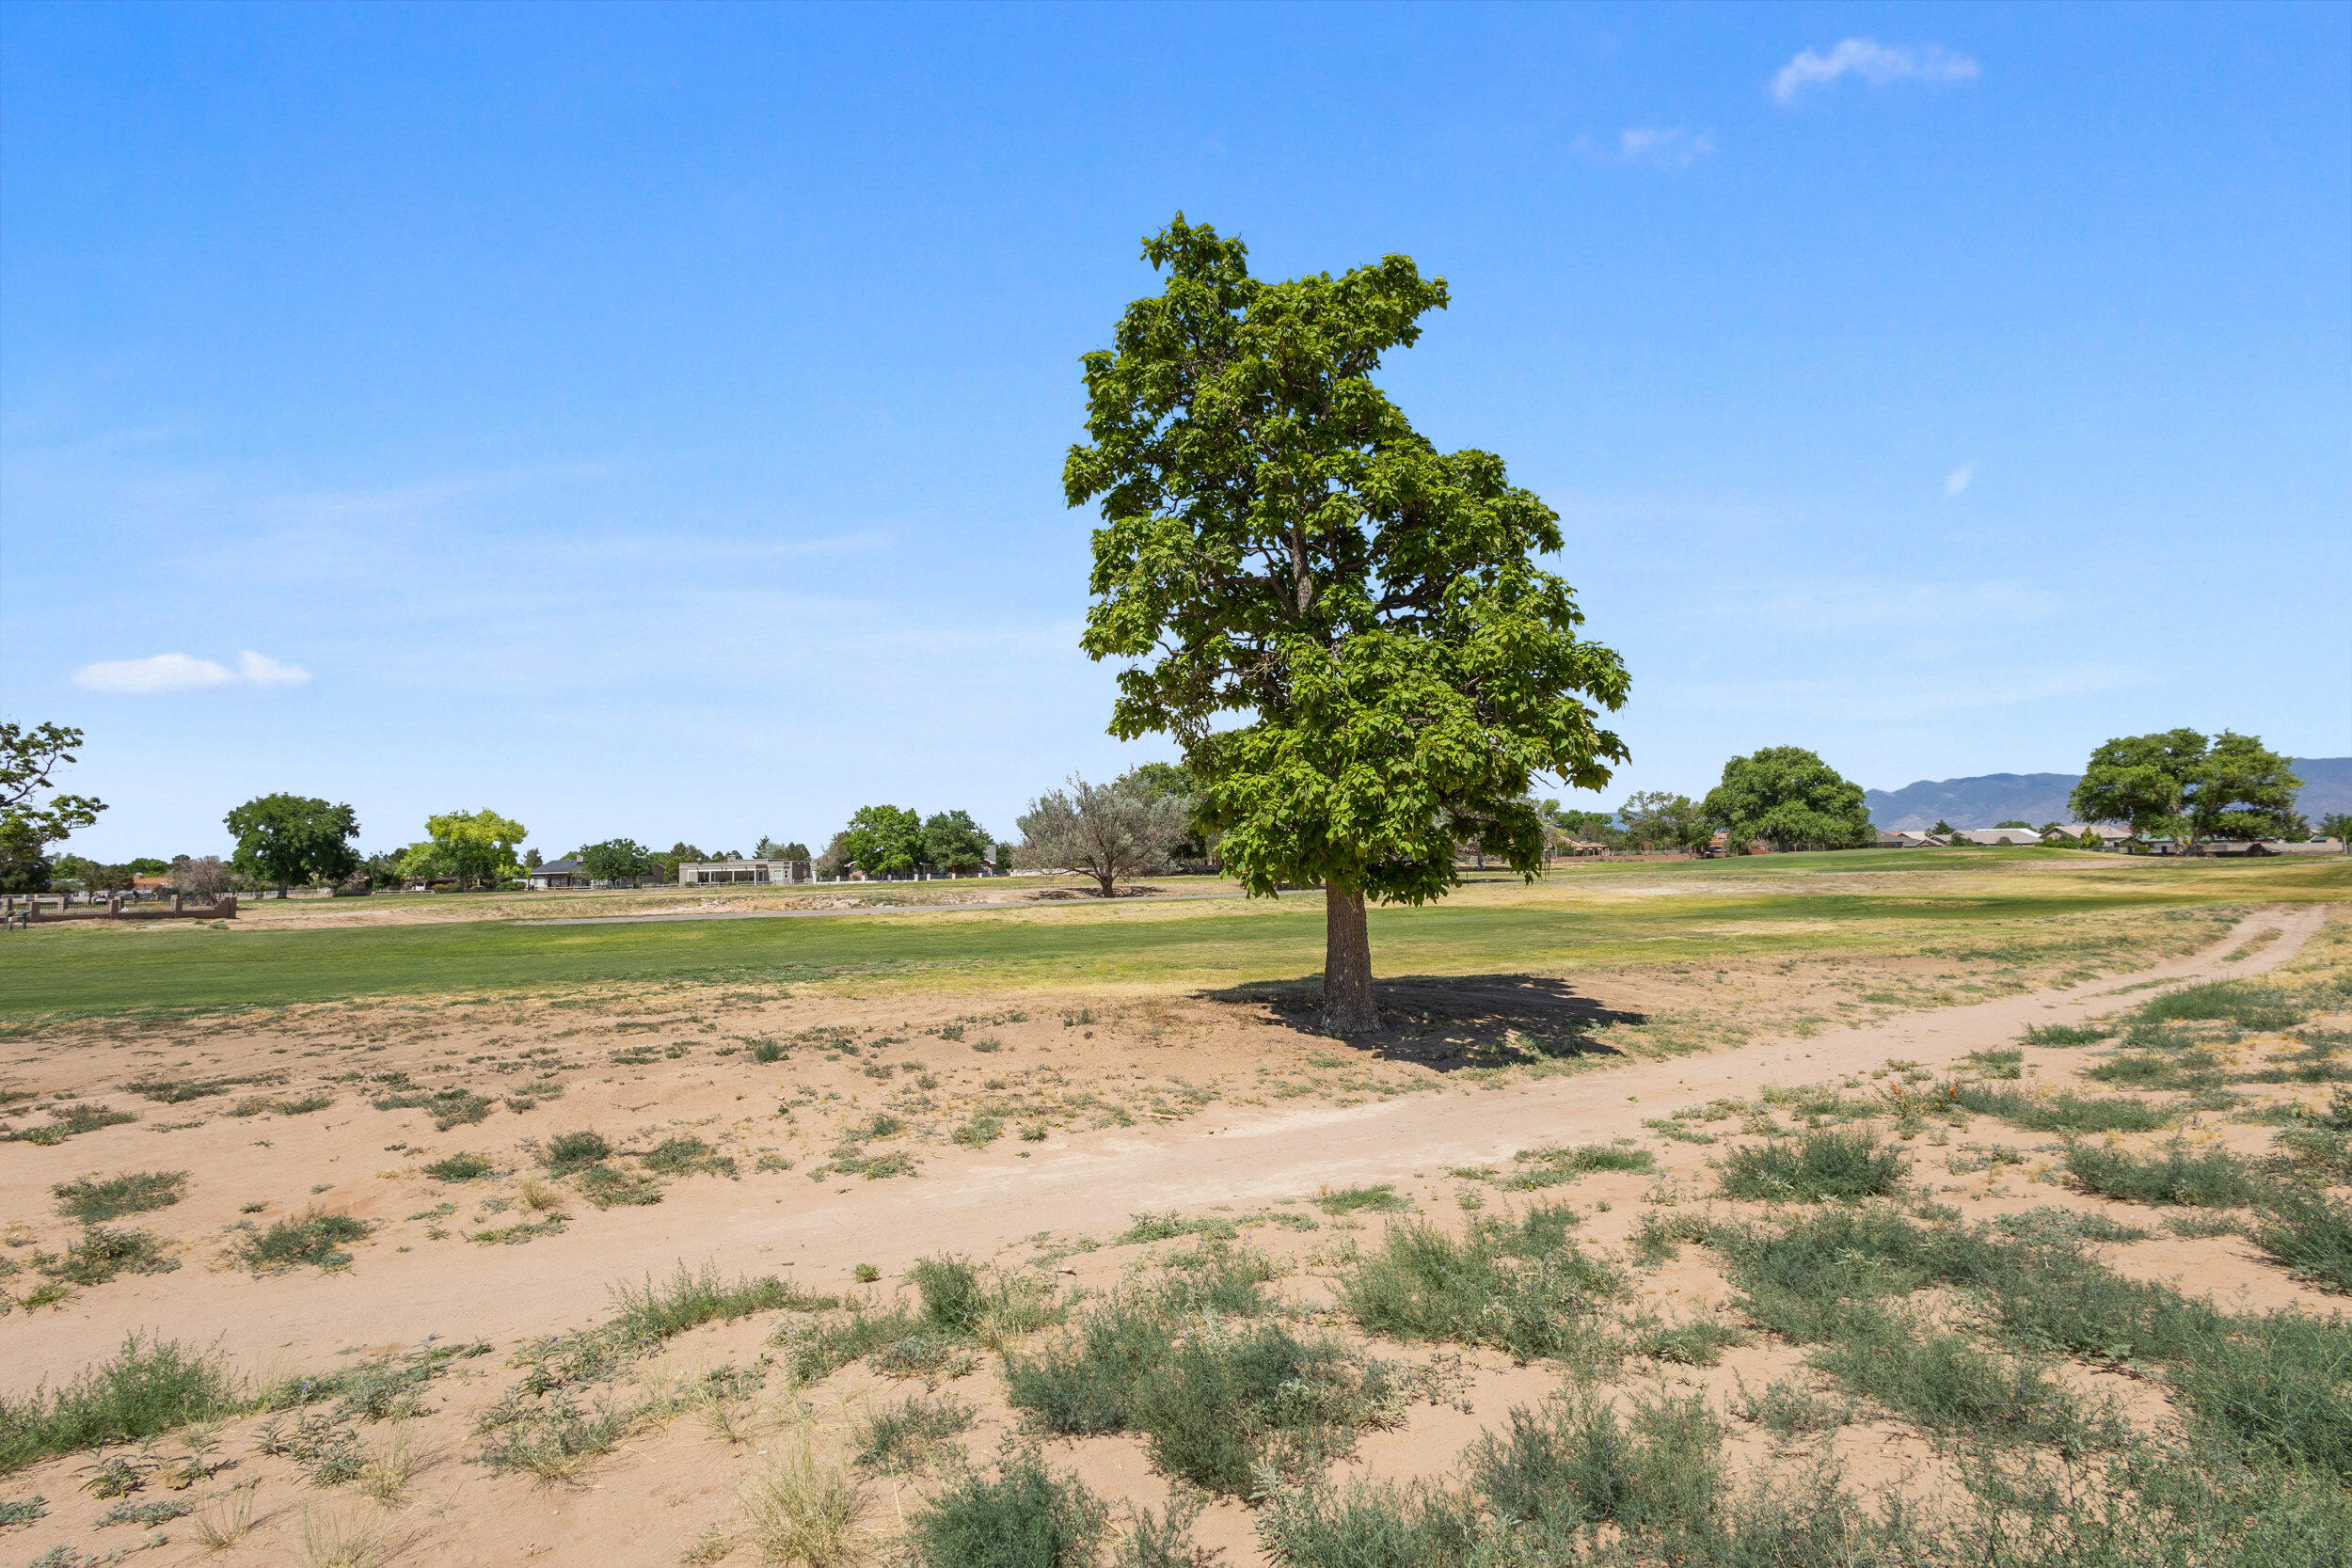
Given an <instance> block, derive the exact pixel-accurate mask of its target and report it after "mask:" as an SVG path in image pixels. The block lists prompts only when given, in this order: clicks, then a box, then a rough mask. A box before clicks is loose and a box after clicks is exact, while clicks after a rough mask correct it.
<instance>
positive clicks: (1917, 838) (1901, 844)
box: [1878, 828, 1947, 849]
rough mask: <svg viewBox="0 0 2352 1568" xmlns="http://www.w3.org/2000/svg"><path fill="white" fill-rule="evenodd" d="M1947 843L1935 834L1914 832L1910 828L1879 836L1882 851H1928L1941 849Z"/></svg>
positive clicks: (1879, 845)
mask: <svg viewBox="0 0 2352 1568" xmlns="http://www.w3.org/2000/svg"><path fill="white" fill-rule="evenodd" d="M1946 842H1947V840H1944V839H1941V838H1938V837H1936V835H1935V834H1933V833H1921V832H1912V831H1911V830H1910V829H1909V828H1898V829H1896V830H1895V831H1893V832H1883V833H1881V834H1879V836H1878V847H1879V848H1881V849H1926V848H1931V847H1940V846H1942V845H1943V844H1945V843H1946Z"/></svg>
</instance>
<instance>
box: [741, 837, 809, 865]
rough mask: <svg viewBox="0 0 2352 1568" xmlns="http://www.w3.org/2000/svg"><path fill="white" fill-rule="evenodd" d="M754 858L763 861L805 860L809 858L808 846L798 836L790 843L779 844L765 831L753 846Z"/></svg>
mask: <svg viewBox="0 0 2352 1568" xmlns="http://www.w3.org/2000/svg"><path fill="white" fill-rule="evenodd" d="M752 858H753V859H754V860H762V861H804V860H807V859H808V858H809V853H808V846H807V845H805V844H803V843H802V842H801V841H800V840H799V839H797V838H796V839H794V840H793V841H792V842H791V843H789V844H778V843H777V842H776V841H775V840H774V839H772V838H770V837H768V836H767V835H766V834H764V833H763V834H761V835H760V840H759V842H758V843H757V844H755V845H753V846H752Z"/></svg>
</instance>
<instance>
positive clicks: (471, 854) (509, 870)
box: [424, 806, 530, 890]
mask: <svg viewBox="0 0 2352 1568" xmlns="http://www.w3.org/2000/svg"><path fill="white" fill-rule="evenodd" d="M424 831H425V832H426V833H428V834H429V835H431V836H430V840H429V842H430V844H431V846H432V849H433V860H434V864H433V866H432V869H433V870H436V871H438V872H440V873H441V874H443V875H447V876H452V877H454V878H456V879H457V885H458V887H459V888H460V889H461V890H462V889H463V888H465V887H466V885H467V884H468V883H469V882H470V883H475V884H478V885H488V884H491V883H494V882H498V881H501V880H503V879H506V878H508V877H515V876H519V875H521V872H522V863H521V862H519V861H517V860H516V858H515V847H516V845H518V844H520V843H521V842H522V841H523V840H524V839H525V838H526V837H528V836H529V834H530V830H529V829H527V828H525V827H524V826H523V825H522V824H521V823H519V822H517V821H516V820H514V819H513V818H512V817H506V816H500V815H499V814H498V813H496V812H494V811H491V810H490V809H489V808H487V807H486V806H485V808H483V809H482V810H481V811H451V812H443V813H442V814H441V815H440V816H428V817H426V818H425V819H424Z"/></svg>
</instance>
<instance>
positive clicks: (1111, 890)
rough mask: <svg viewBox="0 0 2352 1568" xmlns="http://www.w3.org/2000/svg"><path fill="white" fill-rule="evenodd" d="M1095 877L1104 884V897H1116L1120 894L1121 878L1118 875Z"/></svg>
mask: <svg viewBox="0 0 2352 1568" xmlns="http://www.w3.org/2000/svg"><path fill="white" fill-rule="evenodd" d="M1095 880H1096V881H1098V882H1100V883H1102V884H1103V896H1104V897H1105V898H1116V897H1118V896H1119V885H1118V884H1119V879H1117V878H1116V877H1097V878H1095Z"/></svg>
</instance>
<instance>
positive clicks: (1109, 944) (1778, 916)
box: [0, 851, 2352, 1023]
mask: <svg viewBox="0 0 2352 1568" xmlns="http://www.w3.org/2000/svg"><path fill="white" fill-rule="evenodd" d="M2023 853H2024V854H2025V855H2026V856H2027V857H2030V856H2032V855H2033V854H2034V853H2035V852H2032V851H2026V852H2023ZM1854 873H1861V874H1860V875H1855V874H1854ZM1955 873H1957V874H1955ZM2346 897H2352V866H2347V865H2344V864H2341V863H2322V864H2312V863H2298V864H2287V863H2280V862H2265V863H2243V862H2240V863H2209V864H2205V865H2196V866H2186V867H2182V866H2146V867H2143V866H2125V865H2121V864H2119V863H2116V862H2115V861H2113V860H2111V859H2110V860H2106V861H2105V862H2101V861H2099V860H2098V859H2096V858H2093V857H2084V858H2082V860H2080V861H2078V862H2074V863H2069V864H2067V865H2064V866H2062V867H2054V866H2052V865H2050V864H2049V863H2048V858H2047V857H2046V856H2045V857H2043V859H2042V863H2040V864H2038V865H2037V864H2034V863H2030V861H2029V860H2011V861H1999V860H1994V859H1991V858H1987V859H1984V860H1980V861H1977V860H1972V861H1967V862H1961V861H1957V860H1955V861H1948V862H1942V863H1929V862H1927V861H1925V860H1922V859H1918V858H1914V859H1912V860H1909V861H1904V860H1901V859H1899V857H1893V856H1880V855H1864V854H1855V855H1846V856H1810V855H1805V856H1796V855H1792V856H1775V857H1772V858H1771V859H1770V860H1769V861H1765V860H1757V861H1745V862H1742V861H1730V862H1713V863H1696V864H1694V863H1679V864H1661V865H1655V866H1613V867H1608V868H1593V869H1590V870H1587V869H1584V868H1579V869H1573V870H1567V871H1563V872H1561V873H1557V874H1555V875H1554V876H1553V877H1551V878H1550V879H1547V880H1546V881H1545V882H1543V883H1541V884H1538V885H1537V886H1535V887H1534V888H1521V887H1519V886H1518V884H1516V883H1501V884H1498V883H1486V884H1482V885H1478V886H1473V887H1469V888H1465V889H1463V890H1461V892H1459V893H1458V894H1457V895H1455V896H1454V898H1451V899H1449V900H1447V901H1445V902H1442V903H1439V904H1436V905H1432V906H1428V907H1425V908H1422V909H1418V910H1416V909H1391V910H1379V911H1375V912H1374V914H1373V917H1372V935H1373V942H1374V958H1375V965H1376V967H1377V969H1378V971H1379V973H1381V974H1386V975H1398V974H1479V973H1512V974H1518V973H1560V972H1565V971H1567V970H1570V969H1574V968H1576V967H1579V966H1581V965H1594V964H1614V963H1624V962H1628V961H1632V962H1646V961H1672V960H1682V959H1691V958H1724V957H1735V956H1742V955H1753V954H1761V953H1768V952H1769V953H1772V954H1774V955H1788V956H1794V955H1804V954H1822V953H1832V952H1872V951H1918V950H1921V949H1922V948H1923V947H1925V946H1927V945H1929V944H1932V943H1936V942H1950V941H1953V940H1958V939H1965V938H1967V937H1969V935H1970V933H1974V934H1975V937H1976V938H1977V939H1978V940H1979V941H1981V940H1983V939H1987V938H1995V937H1997V934H1998V933H1996V932H1995V931H1993V930H1988V929H1987V927H2011V928H2015V927H2018V926H2019V925H2020V923H2038V922H2042V921H2046V920H2049V919H2053V918H2058V917H2063V916H2067V915H2081V914H2091V913H2096V912H2097V911H2133V910H2153V909H2162V908H2184V907H2191V906H2195V905H2200V904H2206V905H2210V904H2253V903H2265V902H2278V901H2281V900H2294V901H2300V900H2310V899H2320V900H2328V901H2333V900H2338V899H2344V898H2346ZM1322 960H1323V909H1322V900H1321V899H1320V898H1318V897H1314V896H1312V895H1309V896H1304V897H1294V898H1289V899H1284V900H1282V901H1281V902H1279V904H1278V903H1275V902H1272V901H1268V900H1257V901H1253V902H1243V901H1241V900H1238V899H1236V900H1233V901H1232V902H1222V901H1203V902H1195V903H1169V904H1158V905H1154V904H1149V903H1139V904H1134V905H1127V906H1124V907H1120V906H1109V907H1105V906H1101V905H1093V906H1086V905H1079V906H1057V907H1028V908H1024V909H1021V910H1019V911H1009V912H1003V913H998V912H993V911H992V912H974V913H965V914H923V913H916V912H907V913H894V914H882V915H874V916H863V915H859V916H833V917H821V918H803V919H779V920H720V921H691V922H690V921H680V922H665V923H646V924H628V925H608V926H577V925H551V924H548V923H545V922H530V921H505V920H483V921H453V922H444V923H439V924H431V925H383V926H373V927H329V928H322V929H317V930H298V929H297V930H286V929H278V930H267V931H254V930H233V929H222V928H215V927H205V926H199V925H170V926H162V927H116V926H102V925H97V924H92V925H86V926H60V927H47V928H38V927H37V928H35V929H33V930H30V931H17V932H12V933H9V934H8V935H7V936H5V937H0V1017H7V1018H8V1019H10V1020H12V1021H16V1022H20V1023H21V1022H27V1021H30V1020H33V1019H38V1018H40V1017H75V1016H79V1017H90V1016H103V1015H107V1014H115V1013H127V1012H135V1011H144V1010H148V1009H154V1008H169V1009H180V1008H192V1009H215V1008H228V1007H242V1006H278V1005H284V1004H289V1003H304V1002H322V1001H330V1000H337V999H342V998H352V997H365V996H394V995H415V994H463V993H477V992H483V991H499V990H573V989H576V988H579V987H581V986H585V985H593V984H595V983H596V982H599V981H614V982H659V981H675V982H681V983H709V984H717V983H743V982H750V983H757V984H768V985H774V984H791V983H797V982H812V981H824V980H838V979H853V978H855V979H873V980H883V981H887V980H893V979H904V980H920V981H924V982H926V983H929V984H939V985H952V986H967V987H973V988H993V987H1033V986H1046V985H1055V984H1063V983H1069V984H1120V983H1135V982H1152V983H1186V984H1209V985H1229V984H1236V983H1242V982H1248V981H1263V980H1279V979H1291V978H1295V977H1297V976H1300V975H1304V974H1315V973H1318V972H1319V971H1320V970H1321V968H1322Z"/></svg>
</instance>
